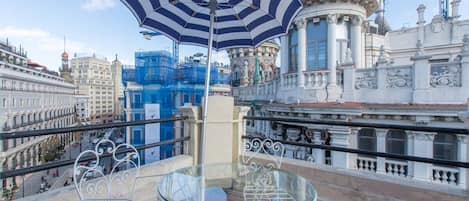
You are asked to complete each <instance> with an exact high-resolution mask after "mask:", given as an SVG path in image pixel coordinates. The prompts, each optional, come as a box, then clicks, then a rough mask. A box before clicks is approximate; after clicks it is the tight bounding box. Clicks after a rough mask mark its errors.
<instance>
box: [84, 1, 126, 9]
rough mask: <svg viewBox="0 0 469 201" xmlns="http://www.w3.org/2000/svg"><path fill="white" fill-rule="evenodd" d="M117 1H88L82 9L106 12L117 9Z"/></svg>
mask: <svg viewBox="0 0 469 201" xmlns="http://www.w3.org/2000/svg"><path fill="white" fill-rule="evenodd" d="M116 4H117V0H86V1H85V2H84V3H83V4H82V5H81V7H82V8H83V9H85V10H89V11H94V10H106V9H109V8H113V7H115V6H116Z"/></svg>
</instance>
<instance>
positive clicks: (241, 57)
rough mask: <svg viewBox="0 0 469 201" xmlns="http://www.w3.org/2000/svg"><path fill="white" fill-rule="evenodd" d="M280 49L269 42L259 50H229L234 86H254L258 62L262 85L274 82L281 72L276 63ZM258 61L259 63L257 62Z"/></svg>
mask: <svg viewBox="0 0 469 201" xmlns="http://www.w3.org/2000/svg"><path fill="white" fill-rule="evenodd" d="M279 49H280V47H279V45H278V44H277V43H276V42H275V41H267V42H265V43H263V44H262V45H261V46H260V47H257V48H233V49H229V50H227V53H228V55H229V58H230V61H231V73H232V74H231V77H232V85H233V86H248V85H253V84H254V79H255V78H254V77H255V76H256V75H255V72H256V69H255V68H256V62H259V69H258V71H259V72H258V75H257V76H258V77H259V78H258V79H259V82H260V83H263V82H268V81H271V80H274V79H275V78H276V77H277V76H278V74H279V72H278V68H277V65H276V64H275V61H276V60H277V55H278V51H279ZM256 60H258V61H256Z"/></svg>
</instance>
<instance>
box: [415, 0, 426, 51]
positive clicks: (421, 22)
mask: <svg viewBox="0 0 469 201" xmlns="http://www.w3.org/2000/svg"><path fill="white" fill-rule="evenodd" d="M425 8H426V7H425V5H423V4H420V5H419V7H418V8H417V13H418V21H417V40H420V41H422V43H423V42H424V41H425V38H424V37H425V15H424V12H425Z"/></svg>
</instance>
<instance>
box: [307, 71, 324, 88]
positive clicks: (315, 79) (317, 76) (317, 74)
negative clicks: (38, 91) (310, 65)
mask: <svg viewBox="0 0 469 201" xmlns="http://www.w3.org/2000/svg"><path fill="white" fill-rule="evenodd" d="M303 73H304V75H305V87H307V88H324V87H325V86H326V85H327V77H328V76H329V70H316V71H304V72H303Z"/></svg>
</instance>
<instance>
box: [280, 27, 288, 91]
mask: <svg viewBox="0 0 469 201" xmlns="http://www.w3.org/2000/svg"><path fill="white" fill-rule="evenodd" d="M280 43H281V46H280V88H283V87H284V86H285V81H286V80H285V79H284V78H283V75H284V74H285V73H287V72H288V35H287V36H282V37H280Z"/></svg>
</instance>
